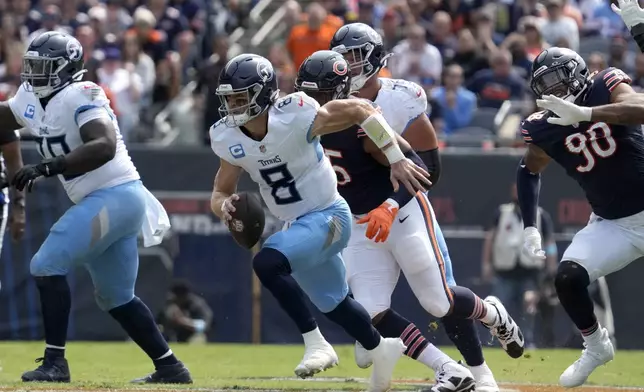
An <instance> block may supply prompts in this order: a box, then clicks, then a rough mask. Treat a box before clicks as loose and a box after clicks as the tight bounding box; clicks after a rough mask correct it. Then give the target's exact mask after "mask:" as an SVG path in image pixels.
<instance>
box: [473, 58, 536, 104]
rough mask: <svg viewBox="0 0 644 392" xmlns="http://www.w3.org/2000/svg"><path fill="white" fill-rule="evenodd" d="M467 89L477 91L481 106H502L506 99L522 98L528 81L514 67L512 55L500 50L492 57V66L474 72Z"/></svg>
mask: <svg viewBox="0 0 644 392" xmlns="http://www.w3.org/2000/svg"><path fill="white" fill-rule="evenodd" d="M466 87H467V89H468V90H470V91H472V92H473V93H475V94H476V95H477V96H478V98H479V100H478V104H479V106H480V107H485V108H496V109H498V108H500V107H501V105H502V104H503V102H504V101H507V100H521V99H523V97H524V94H525V91H526V82H525V80H523V79H522V78H521V77H520V76H519V75H518V74H517V73H516V71H514V70H513V69H512V55H511V54H510V52H508V51H507V50H498V51H496V52H495V53H494V54H492V57H491V58H490V68H488V69H483V70H480V71H479V72H477V73H476V74H474V76H473V77H472V80H470V82H469V83H468V84H467V86H466Z"/></svg>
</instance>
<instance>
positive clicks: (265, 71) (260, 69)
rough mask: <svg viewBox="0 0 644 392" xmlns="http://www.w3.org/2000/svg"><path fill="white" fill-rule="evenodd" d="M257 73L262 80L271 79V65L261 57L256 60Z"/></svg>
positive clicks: (272, 73)
mask: <svg viewBox="0 0 644 392" xmlns="http://www.w3.org/2000/svg"><path fill="white" fill-rule="evenodd" d="M257 74H258V75H259V76H260V77H261V78H262V79H263V80H264V82H268V81H270V80H272V79H273V75H274V74H275V73H274V72H273V66H272V65H271V63H269V62H268V61H267V60H264V59H262V61H258V62H257Z"/></svg>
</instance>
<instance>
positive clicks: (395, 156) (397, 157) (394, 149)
mask: <svg viewBox="0 0 644 392" xmlns="http://www.w3.org/2000/svg"><path fill="white" fill-rule="evenodd" d="M382 152H383V153H384V154H385V156H386V157H387V160H388V161H389V164H392V163H396V162H399V161H402V160H403V159H405V154H403V152H402V150H401V149H400V146H398V143H394V144H393V145H392V146H389V147H387V149H386V150H383V151H382Z"/></svg>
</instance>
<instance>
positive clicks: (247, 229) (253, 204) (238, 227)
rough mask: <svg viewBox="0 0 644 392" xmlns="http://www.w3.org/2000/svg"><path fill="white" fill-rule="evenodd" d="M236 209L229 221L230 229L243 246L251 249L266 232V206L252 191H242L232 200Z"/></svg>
mask: <svg viewBox="0 0 644 392" xmlns="http://www.w3.org/2000/svg"><path fill="white" fill-rule="evenodd" d="M232 205H233V207H234V208H235V211H233V212H231V213H230V216H231V217H232V219H231V220H229V221H228V230H230V233H231V234H232V236H233V238H234V239H235V241H236V242H237V243H238V244H239V245H240V246H242V247H244V248H247V249H251V248H252V247H253V246H255V244H257V242H258V241H259V239H260V238H261V237H262V233H264V224H265V216H264V207H263V206H262V203H261V202H260V201H259V199H258V198H257V197H256V196H255V195H252V194H250V193H246V192H242V193H240V194H239V195H238V199H237V200H233V201H232Z"/></svg>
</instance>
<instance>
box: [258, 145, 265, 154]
mask: <svg viewBox="0 0 644 392" xmlns="http://www.w3.org/2000/svg"><path fill="white" fill-rule="evenodd" d="M259 151H260V152H261V153H265V152H266V146H265V145H263V144H262V145H261V146H259Z"/></svg>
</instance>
